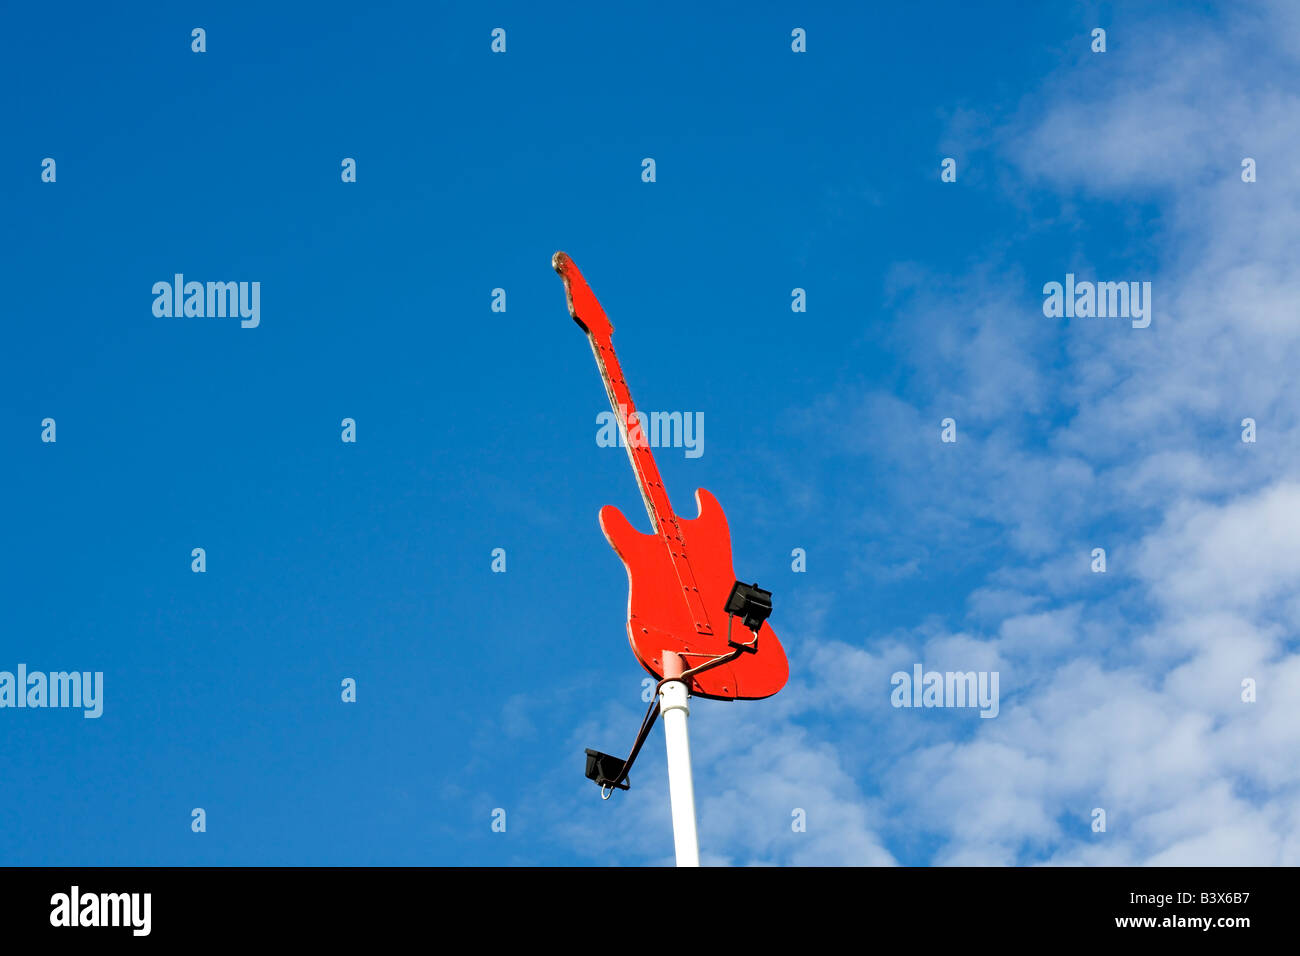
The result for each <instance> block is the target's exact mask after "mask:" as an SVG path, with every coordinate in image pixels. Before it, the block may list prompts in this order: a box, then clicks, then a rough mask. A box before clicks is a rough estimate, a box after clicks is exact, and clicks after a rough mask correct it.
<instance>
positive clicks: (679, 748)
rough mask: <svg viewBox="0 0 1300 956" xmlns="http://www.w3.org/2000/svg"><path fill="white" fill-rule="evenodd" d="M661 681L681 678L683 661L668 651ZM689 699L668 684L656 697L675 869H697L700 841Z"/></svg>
mask: <svg viewBox="0 0 1300 956" xmlns="http://www.w3.org/2000/svg"><path fill="white" fill-rule="evenodd" d="M663 663H664V677H667V678H672V677H678V676H680V675H681V673H682V671H683V670H685V663H684V662H683V660H682V658H681V657H680V656H679V655H677V654H674V653H673V652H671V651H664V652H663ZM689 698H690V695H689V694H688V693H687V690H686V684H684V683H683V682H682V681H679V680H669V681H668V683H666V684H664V686H663V690H662V691H661V692H660V697H659V713H660V714H662V715H663V718H664V740H665V741H666V742H667V745H668V797H669V799H670V800H671V802H672V813H673V845H674V847H675V848H676V850H677V865H678V866H699V865H700V840H699V836H698V835H697V834H696V832H695V783H694V781H693V780H692V779H691V743H690V740H689V738H688V737H687V735H686V718H687V717H689V716H690V713H691V707H690V703H689Z"/></svg>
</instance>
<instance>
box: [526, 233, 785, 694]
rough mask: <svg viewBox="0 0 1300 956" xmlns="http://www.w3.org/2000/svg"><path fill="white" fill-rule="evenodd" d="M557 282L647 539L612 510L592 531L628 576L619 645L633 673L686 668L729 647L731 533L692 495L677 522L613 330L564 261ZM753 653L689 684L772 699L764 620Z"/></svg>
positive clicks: (775, 668) (737, 634)
mask: <svg viewBox="0 0 1300 956" xmlns="http://www.w3.org/2000/svg"><path fill="white" fill-rule="evenodd" d="M551 264H552V266H553V267H554V269H555V271H556V272H557V273H559V274H560V277H561V278H562V279H563V280H564V291H565V296H566V298H567V300H568V305H569V314H570V315H571V316H572V317H573V319H574V321H575V322H577V323H578V326H579V327H580V328H581V329H582V330H583V331H584V332H586V333H587V338H588V340H589V341H590V344H591V349H592V352H593V353H594V354H595V357H596V367H597V368H598V369H599V371H600V376H601V379H602V381H603V382H604V383H605V390H606V392H607V394H608V396H609V403H610V407H611V408H613V410H614V417H615V420H616V421H617V423H618V426H619V431H620V433H621V434H622V437H623V443H624V446H625V447H626V448H627V452H628V459H629V461H630V462H631V464H632V472H633V474H634V475H635V476H636V479H637V485H638V486H639V488H640V489H641V497H642V498H643V499H644V501H645V506H646V513H647V514H648V515H649V516H650V521H651V524H652V525H653V531H652V532H651V533H649V534H646V533H644V532H641V531H638V530H637V529H636V528H634V527H632V524H631V522H629V521H628V520H627V518H626V517H624V516H623V513H622V512H621V511H619V510H618V509H617V508H615V507H613V506H612V505H606V506H605V507H604V508H603V509H601V512H600V527H601V530H602V531H604V532H605V537H606V538H607V539H608V540H609V543H610V544H611V545H612V546H613V548H614V551H615V552H616V553H617V554H618V556H619V557H620V558H621V559H622V561H623V566H624V567H625V568H626V569H627V578H628V601H627V636H628V641H629V642H630V643H631V645H632V652H633V653H634V654H635V655H636V659H637V660H638V661H639V662H640V663H641V666H642V667H644V668H645V669H646V670H647V671H649V672H650V673H651V674H652V675H654V676H655V677H656V678H659V679H662V678H663V673H664V672H663V653H664V651H671V652H673V653H676V654H680V655H682V657H683V658H684V659H685V662H686V667H687V668H688V669H690V668H693V667H697V666H699V665H700V664H704V663H706V662H707V661H708V660H710V659H711V658H715V657H720V656H722V655H725V654H728V653H730V652H732V651H733V650H734V649H733V648H732V647H731V646H730V644H729V643H728V632H727V627H728V622H729V617H728V615H727V613H726V611H725V607H726V603H727V597H728V596H729V595H730V593H731V588H732V586H733V585H734V584H735V583H736V574H735V570H734V568H733V566H732V560H731V532H730V531H729V530H728V528H727V518H726V516H725V515H724V514H723V513H722V507H721V506H720V505H719V504H718V501H717V499H716V498H714V497H713V495H711V494H709V493H708V492H707V491H705V490H704V489H703V488H701V489H699V490H697V491H696V492H695V504H696V508H697V509H698V512H699V514H698V516H697V517H694V518H683V517H681V516H679V515H677V514H676V513H675V512H674V511H673V508H672V504H671V503H670V502H669V500H668V494H667V492H666V491H665V490H664V486H663V481H662V479H661V478H660V477H659V469H658V466H657V465H656V464H655V460H654V454H653V452H652V451H651V450H650V448H649V446H648V444H647V443H646V441H645V438H644V436H643V435H642V434H641V429H640V428H637V427H635V426H636V406H635V405H634V404H633V402H632V393H631V391H630V390H629V389H628V385H627V381H626V379H624V377H623V370H622V368H621V366H620V365H619V362H618V356H617V355H616V353H615V352H614V342H613V334H614V326H613V325H612V324H611V323H610V321H609V318H608V316H606V315H605V311H604V309H602V308H601V306H600V303H599V302H598V301H597V300H596V296H595V294H594V293H593V292H592V291H591V288H590V287H589V286H588V285H587V282H586V280H585V279H583V277H582V273H581V272H579V271H578V267H577V266H576V265H575V264H574V262H573V260H572V259H570V258H569V257H568V256H567V255H565V254H564V253H563V252H557V253H556V254H555V257H554V258H553V259H552V262H551ZM731 637H732V639H733V640H735V641H736V642H737V643H748V642H750V641H752V640H753V638H754V635H753V634H752V633H751V632H749V631H748V630H746V629H745V627H744V625H743V624H741V623H739V622H736V623H735V630H734V632H733V633H732V635H731ZM754 646H755V651H754V652H753V653H750V652H748V651H745V652H743V653H741V654H739V655H738V656H736V657H735V659H733V660H730V661H728V662H727V663H725V664H719V665H717V666H715V667H712V668H710V669H709V670H706V671H703V672H701V673H699V674H696V675H694V676H692V677H691V678H689V680H690V681H691V692H692V693H693V694H698V695H699V696H701V697H713V698H717V699H719V700H755V699H758V698H760V697H770V696H771V695H772V694H775V693H776V692H777V691H779V690H780V689H781V688H782V687H784V686H785V682H786V680H787V679H788V677H789V675H790V667H789V664H788V662H787V661H786V656H785V651H784V650H783V649H782V647H781V642H780V640H778V639H777V636H776V633H775V632H774V631H773V630H772V628H771V626H769V625H768V623H767V622H766V621H764V622H763V624H762V626H761V627H760V629H759V631H758V641H757V643H756V644H755V645H754Z"/></svg>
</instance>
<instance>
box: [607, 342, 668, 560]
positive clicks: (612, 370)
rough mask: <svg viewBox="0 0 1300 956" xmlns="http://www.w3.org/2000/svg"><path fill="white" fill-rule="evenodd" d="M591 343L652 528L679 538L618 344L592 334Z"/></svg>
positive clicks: (659, 532) (666, 493)
mask: <svg viewBox="0 0 1300 956" xmlns="http://www.w3.org/2000/svg"><path fill="white" fill-rule="evenodd" d="M587 340H588V341H589V342H590V343H591V351H592V353H593V354H594V355H595V356H596V367H597V368H598V369H599V370H600V377H601V380H602V381H603V382H604V383H605V392H606V394H607V395H608V396H609V405H610V408H611V409H613V411H614V420H615V421H616V422H618V430H619V434H620V435H621V436H622V438H623V444H624V446H625V447H626V448H627V457H628V459H629V460H630V461H631V462H632V472H633V474H635V475H636V483H637V486H638V487H639V488H640V489H641V499H642V501H643V502H644V503H645V510H646V513H647V514H648V515H649V516H650V524H651V525H652V526H653V527H654V530H655V532H656V533H658V534H665V535H672V536H676V522H674V521H673V520H672V518H673V507H672V504H671V503H670V502H669V500H668V492H667V491H665V490H664V483H663V479H662V478H660V477H659V466H658V465H656V464H655V457H654V453H653V452H651V450H650V441H649V436H647V435H646V434H645V429H644V428H643V427H642V426H641V422H640V420H639V419H638V418H637V414H636V403H634V402H633V401H632V391H631V390H630V389H629V388H628V385H627V379H626V378H624V376H623V368H622V366H620V365H619V363H618V355H617V354H616V353H615V352H614V343H613V342H612V341H610V340H608V339H606V340H605V341H604V342H601V341H599V340H598V339H597V338H596V336H595V335H593V334H591V333H588V335H587Z"/></svg>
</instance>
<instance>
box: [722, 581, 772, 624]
mask: <svg viewBox="0 0 1300 956" xmlns="http://www.w3.org/2000/svg"><path fill="white" fill-rule="evenodd" d="M726 610H727V613H728V614H730V615H734V616H736V617H739V618H740V620H741V623H743V624H744V625H745V627H747V628H749V629H750V630H751V631H753V632H754V633H755V634H757V633H758V629H759V628H760V627H762V626H763V622H764V621H766V620H767V618H768V615H769V614H771V613H772V592H771V591H764V590H763V589H762V588H760V587H759V586H758V585H757V584H743V583H742V582H740V581H737V582H736V583H735V584H733V585H732V586H731V594H730V595H729V596H728V597H727V608H726Z"/></svg>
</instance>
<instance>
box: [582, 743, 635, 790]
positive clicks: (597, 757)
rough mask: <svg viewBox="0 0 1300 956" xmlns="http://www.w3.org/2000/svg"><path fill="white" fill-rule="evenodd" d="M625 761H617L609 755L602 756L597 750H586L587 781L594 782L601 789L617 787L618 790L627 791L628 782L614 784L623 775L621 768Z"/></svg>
mask: <svg viewBox="0 0 1300 956" xmlns="http://www.w3.org/2000/svg"><path fill="white" fill-rule="evenodd" d="M626 763H627V761H626V760H619V759H618V758H617V757H611V756H610V755H609V754H603V753H601V752H600V751H599V750H592V749H591V748H590V747H588V748H587V779H588V780H594V781H596V783H597V784H598V785H599V786H600V787H601V788H604V787H617V788H618V789H619V790H626V789H628V786H629V784H628V782H627V781H626V780H624V781H623V782H622V783H615V782H614V781H615V780H617V779H618V778H619V777H621V776H622V775H623V767H624V766H625V765H626Z"/></svg>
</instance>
